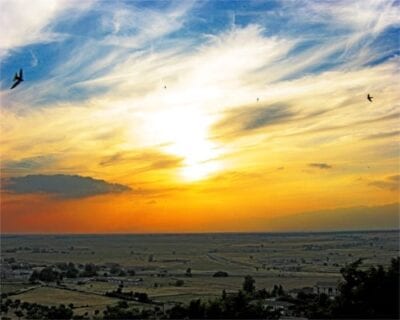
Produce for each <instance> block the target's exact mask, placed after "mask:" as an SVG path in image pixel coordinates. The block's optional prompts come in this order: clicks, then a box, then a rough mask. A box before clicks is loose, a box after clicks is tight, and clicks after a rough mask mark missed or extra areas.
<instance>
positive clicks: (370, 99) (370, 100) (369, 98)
mask: <svg viewBox="0 0 400 320" xmlns="http://www.w3.org/2000/svg"><path fill="white" fill-rule="evenodd" d="M373 98H374V97H371V96H370V95H369V93H368V95H367V99H368V101H369V102H372V99H373Z"/></svg>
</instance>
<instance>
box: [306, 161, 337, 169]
mask: <svg viewBox="0 0 400 320" xmlns="http://www.w3.org/2000/svg"><path fill="white" fill-rule="evenodd" d="M308 166H309V167H312V168H318V169H331V168H332V166H331V165H329V164H327V163H323V162H321V163H309V164H308Z"/></svg>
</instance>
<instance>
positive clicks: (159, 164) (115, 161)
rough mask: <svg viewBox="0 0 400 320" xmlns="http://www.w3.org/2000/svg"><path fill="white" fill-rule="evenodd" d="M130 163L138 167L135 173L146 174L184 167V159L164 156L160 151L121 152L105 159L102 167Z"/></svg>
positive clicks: (101, 163)
mask: <svg viewBox="0 0 400 320" xmlns="http://www.w3.org/2000/svg"><path fill="white" fill-rule="evenodd" d="M127 163H129V164H130V165H133V166H137V167H136V169H135V171H138V172H145V171H150V170H161V169H168V168H175V167H179V166H181V165H182V158H179V157H176V156H171V155H168V154H164V153H161V152H158V151H153V150H150V151H149V150H147V151H143V152H124V153H123V152H119V153H115V154H113V155H111V156H108V157H105V158H104V159H103V160H102V161H101V162H100V165H101V166H112V165H123V164H127Z"/></svg>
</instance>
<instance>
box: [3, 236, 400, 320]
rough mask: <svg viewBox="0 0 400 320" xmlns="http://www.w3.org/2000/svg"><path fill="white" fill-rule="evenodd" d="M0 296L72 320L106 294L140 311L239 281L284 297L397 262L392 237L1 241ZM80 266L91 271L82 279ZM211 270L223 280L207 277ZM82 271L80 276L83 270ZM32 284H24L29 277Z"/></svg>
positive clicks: (213, 293) (209, 294)
mask: <svg viewBox="0 0 400 320" xmlns="http://www.w3.org/2000/svg"><path fill="white" fill-rule="evenodd" d="M1 240H2V242H1V250H2V252H1V259H2V260H1V262H2V270H1V277H2V278H1V292H2V293H7V294H8V298H9V299H12V300H15V299H19V300H20V301H21V302H28V303H38V304H41V305H48V306H52V305H59V304H65V305H70V304H72V305H73V308H74V312H75V313H76V314H85V313H86V315H89V316H91V315H93V314H94V312H95V311H96V310H98V311H97V312H99V311H101V310H104V309H105V308H106V306H107V305H116V304H117V303H118V301H120V300H121V297H115V296H106V295H105V294H106V293H107V292H116V291H117V290H118V288H120V292H123V293H125V292H140V293H145V294H147V296H148V297H149V299H150V300H149V301H151V302H148V301H144V300H143V301H141V300H140V299H139V300H138V299H129V300H128V302H129V304H130V305H135V306H137V307H138V308H148V307H152V306H160V305H163V306H165V305H168V304H169V305H173V304H176V303H182V302H188V301H190V300H192V299H195V298H202V299H205V300H207V299H211V298H213V297H217V296H220V295H221V292H222V291H223V290H225V291H226V292H228V293H229V292H235V291H237V290H238V289H239V288H240V287H241V285H242V283H243V278H244V277H245V276H246V275H251V276H252V277H253V278H254V279H255V282H256V287H257V289H262V288H266V289H267V290H270V289H271V288H272V287H273V286H274V285H282V287H283V288H284V289H285V290H286V291H290V290H292V289H295V288H297V289H298V288H304V287H313V286H314V285H315V283H316V282H319V281H326V282H329V281H330V282H335V281H337V280H339V279H340V269H341V268H342V267H343V266H345V265H346V264H349V263H351V262H354V261H355V260H356V259H358V258H362V259H363V265H364V266H365V267H368V266H371V265H376V264H383V265H387V264H388V263H390V259H391V258H393V257H396V256H398V253H399V247H398V244H399V234H398V231H385V232H384V231H374V232H372V231H371V232H340V233H307V234H306V233H287V234H283V233H281V234H278V233H277V234H229V233H226V234H180V235H177V234H165V235H148V234H146V235H57V236H56V235H48V236H39V235H24V236H23V235H3V236H2V238H1ZM68 263H72V264H71V265H73V266H74V268H76V272H77V275H76V276H74V277H63V278H62V279H59V280H57V281H49V282H43V281H36V282H32V281H30V280H29V279H31V275H32V273H33V272H34V271H36V272H39V271H40V270H42V269H43V268H46V267H54V268H55V270H59V271H60V272H61V271H62V270H64V269H65V268H67V267H66V266H67V264H68ZM87 266H91V267H93V268H95V271H94V273H95V274H92V275H88V274H85V270H86V269H88V267H87ZM218 271H224V272H226V273H227V276H225V277H214V276H213V275H214V274H215V273H216V272H218ZM86 272H87V270H86ZM31 280H32V279H31Z"/></svg>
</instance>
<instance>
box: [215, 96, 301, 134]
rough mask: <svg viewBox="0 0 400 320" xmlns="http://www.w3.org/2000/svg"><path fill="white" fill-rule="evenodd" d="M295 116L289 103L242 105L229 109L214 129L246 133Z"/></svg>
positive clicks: (228, 132) (229, 132) (224, 131)
mask: <svg viewBox="0 0 400 320" xmlns="http://www.w3.org/2000/svg"><path fill="white" fill-rule="evenodd" d="M294 116H295V113H294V112H292V111H291V110H290V107H289V106H288V105H287V104H283V103H281V104H273V105H269V106H264V107H248V106H247V107H241V108H237V109H235V110H232V111H229V112H228V113H227V116H226V117H225V118H224V119H223V120H222V121H221V122H219V123H217V124H216V126H215V127H214V130H215V131H217V132H222V133H223V134H224V133H227V134H228V135H229V134H232V135H236V134H241V133H246V132H249V131H253V130H257V129H260V128H264V127H267V126H272V125H275V124H279V123H282V122H285V121H287V120H289V119H291V118H293V117H294Z"/></svg>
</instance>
